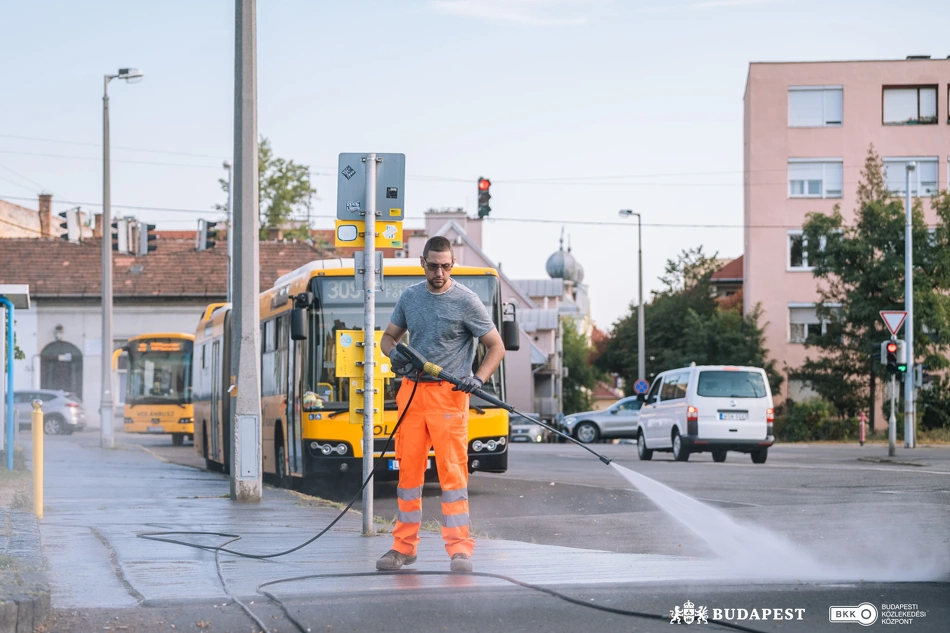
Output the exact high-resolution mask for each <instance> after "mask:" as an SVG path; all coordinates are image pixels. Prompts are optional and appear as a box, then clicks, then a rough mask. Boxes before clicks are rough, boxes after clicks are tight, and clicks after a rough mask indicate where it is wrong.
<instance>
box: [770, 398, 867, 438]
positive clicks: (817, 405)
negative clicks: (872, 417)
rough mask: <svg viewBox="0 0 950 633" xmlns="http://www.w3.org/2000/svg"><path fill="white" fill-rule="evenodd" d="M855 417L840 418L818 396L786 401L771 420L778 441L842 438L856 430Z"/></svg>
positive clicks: (828, 404)
mask: <svg viewBox="0 0 950 633" xmlns="http://www.w3.org/2000/svg"><path fill="white" fill-rule="evenodd" d="M857 429H858V422H857V419H855V418H841V417H840V416H839V415H838V411H837V410H836V409H835V407H834V405H832V404H831V403H830V402H828V401H826V400H822V399H821V398H809V399H807V400H803V401H802V402H794V403H789V406H788V411H787V412H786V413H785V414H784V415H782V416H780V417H778V418H776V420H775V429H774V432H775V437H776V439H778V440H779V441H782V442H810V441H820V440H846V439H849V438H851V437H854V436H855V435H856V433H857Z"/></svg>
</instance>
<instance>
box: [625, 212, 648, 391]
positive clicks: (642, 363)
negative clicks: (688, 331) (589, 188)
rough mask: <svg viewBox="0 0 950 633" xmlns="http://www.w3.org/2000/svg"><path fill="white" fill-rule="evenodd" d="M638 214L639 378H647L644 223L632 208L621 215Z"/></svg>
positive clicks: (627, 216)
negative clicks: (644, 307) (644, 309)
mask: <svg viewBox="0 0 950 633" xmlns="http://www.w3.org/2000/svg"><path fill="white" fill-rule="evenodd" d="M633 215H635V216H637V267H638V269H639V270H638V271H637V272H638V273H639V275H640V283H639V299H638V306H637V373H638V374H639V376H637V378H638V379H639V380H646V379H647V369H646V361H647V359H646V340H645V333H644V330H645V327H644V324H643V225H642V224H641V223H640V214H639V213H637V212H635V211H631V210H630V209H621V210H620V217H622V218H629V217H630V216H633Z"/></svg>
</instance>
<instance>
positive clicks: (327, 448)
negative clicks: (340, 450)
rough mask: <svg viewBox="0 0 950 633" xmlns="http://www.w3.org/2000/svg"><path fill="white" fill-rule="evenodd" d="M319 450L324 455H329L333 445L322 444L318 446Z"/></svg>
mask: <svg viewBox="0 0 950 633" xmlns="http://www.w3.org/2000/svg"><path fill="white" fill-rule="evenodd" d="M320 452H321V453H323V454H324V455H329V454H330V453H332V452H333V447H332V446H330V445H329V444H324V445H323V446H321V447H320Z"/></svg>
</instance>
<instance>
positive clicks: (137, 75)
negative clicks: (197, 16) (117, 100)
mask: <svg viewBox="0 0 950 633" xmlns="http://www.w3.org/2000/svg"><path fill="white" fill-rule="evenodd" d="M143 76H144V73H143V72H142V71H141V70H139V69H138V68H120V69H119V72H118V73H116V74H115V75H106V76H105V80H104V81H103V89H102V355H101V359H102V398H101V400H100V404H99V417H100V425H101V427H100V432H99V438H100V444H101V445H102V448H112V447H113V446H114V445H115V437H114V435H113V434H112V422H113V418H112V410H113V404H114V403H113V399H112V361H111V359H112V238H111V231H112V199H111V189H110V184H109V82H110V81H112V80H113V79H122V80H124V81H127V82H129V83H136V82H139V81H141V80H142V77H143Z"/></svg>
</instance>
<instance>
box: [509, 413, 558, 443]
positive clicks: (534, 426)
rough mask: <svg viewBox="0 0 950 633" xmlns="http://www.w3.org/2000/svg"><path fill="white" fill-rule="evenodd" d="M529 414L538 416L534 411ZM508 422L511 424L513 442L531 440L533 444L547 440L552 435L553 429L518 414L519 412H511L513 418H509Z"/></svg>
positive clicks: (533, 416)
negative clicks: (550, 429)
mask: <svg viewBox="0 0 950 633" xmlns="http://www.w3.org/2000/svg"><path fill="white" fill-rule="evenodd" d="M529 415H530V416H531V417H532V418H535V419H537V417H538V416H536V415H534V414H533V413H531V414H529ZM508 423H509V424H510V426H511V441H512V442H531V443H532V444H537V443H540V442H547V441H548V438H549V437H550V435H551V431H549V430H547V429H546V428H544V427H543V426H541V425H540V424H538V423H536V422H532V421H531V420H529V419H528V418H526V417H524V416H523V415H518V414H517V413H512V414H511V418H510V419H509V420H508Z"/></svg>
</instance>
